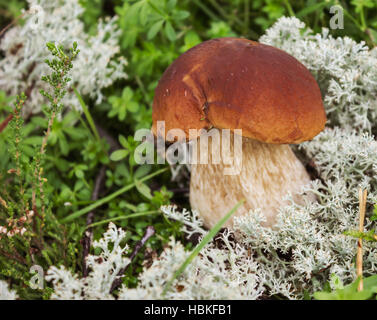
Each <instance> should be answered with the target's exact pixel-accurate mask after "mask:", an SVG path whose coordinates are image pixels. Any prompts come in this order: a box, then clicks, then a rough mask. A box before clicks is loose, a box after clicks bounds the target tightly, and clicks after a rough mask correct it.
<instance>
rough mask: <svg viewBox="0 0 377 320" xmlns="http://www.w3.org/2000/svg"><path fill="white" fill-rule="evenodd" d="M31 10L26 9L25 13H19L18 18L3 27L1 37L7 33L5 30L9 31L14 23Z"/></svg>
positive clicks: (0, 32)
mask: <svg viewBox="0 0 377 320" xmlns="http://www.w3.org/2000/svg"><path fill="white" fill-rule="evenodd" d="M28 13H29V11H25V12H24V13H23V14H21V15H19V16H18V17H17V18H15V19H14V20H13V21H12V22H11V23H9V24H8V25H6V26H5V27H4V28H3V29H1V31H0V38H1V37H2V35H3V34H4V33H5V31H7V30H8V29H9V28H10V27H11V26H13V25H14V24H16V23H17V22H18V21H19V20H20V19H22V18H23V17H24V16H25V15H26V14H28Z"/></svg>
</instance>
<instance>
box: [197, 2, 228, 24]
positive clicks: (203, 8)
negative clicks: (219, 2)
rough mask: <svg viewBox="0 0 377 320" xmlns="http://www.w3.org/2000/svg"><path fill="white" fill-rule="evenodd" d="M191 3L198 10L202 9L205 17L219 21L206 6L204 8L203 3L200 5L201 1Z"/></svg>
mask: <svg viewBox="0 0 377 320" xmlns="http://www.w3.org/2000/svg"><path fill="white" fill-rule="evenodd" d="M192 2H194V3H195V4H196V5H197V6H198V7H199V8H200V9H202V10H203V11H204V13H205V14H206V15H207V16H209V17H210V18H211V19H213V20H215V21H219V20H221V19H220V18H219V17H218V16H217V15H216V14H214V13H213V11H212V10H211V9H209V8H208V7H207V6H205V5H204V4H203V3H201V1H198V0H193V1H192Z"/></svg>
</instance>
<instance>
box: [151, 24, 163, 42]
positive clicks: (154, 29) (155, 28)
mask: <svg viewBox="0 0 377 320" xmlns="http://www.w3.org/2000/svg"><path fill="white" fill-rule="evenodd" d="M163 24H164V20H160V21H157V22H156V23H154V24H153V25H152V26H151V28H150V29H149V31H148V33H147V39H148V40H152V39H153V38H154V37H155V36H156V35H157V33H158V32H159V31H160V30H161V28H162V25H163Z"/></svg>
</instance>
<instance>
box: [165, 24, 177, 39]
mask: <svg viewBox="0 0 377 320" xmlns="http://www.w3.org/2000/svg"><path fill="white" fill-rule="evenodd" d="M165 35H166V37H167V38H168V39H169V40H170V41H175V39H176V34H175V31H174V28H173V26H172V25H171V23H170V21H166V24H165Z"/></svg>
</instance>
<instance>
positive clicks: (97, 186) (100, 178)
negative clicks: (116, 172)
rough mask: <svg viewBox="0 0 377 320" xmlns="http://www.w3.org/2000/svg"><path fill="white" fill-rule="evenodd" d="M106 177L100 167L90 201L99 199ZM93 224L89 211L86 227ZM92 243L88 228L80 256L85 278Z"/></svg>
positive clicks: (104, 171)
mask: <svg viewBox="0 0 377 320" xmlns="http://www.w3.org/2000/svg"><path fill="white" fill-rule="evenodd" d="M105 177H106V167H105V166H102V167H101V169H100V171H99V172H98V175H97V177H96V181H95V183H94V189H93V193H92V198H91V199H92V201H96V200H98V198H99V194H100V191H101V188H102V185H103V183H104V181H105ZM93 222H94V211H91V212H89V213H88V215H87V216H86V225H87V226H88V225H91V224H92V223H93ZM92 241H93V228H88V229H86V230H85V233H84V238H83V239H82V245H83V256H82V270H83V276H84V277H87V276H88V274H89V269H88V266H87V265H86V258H87V256H88V254H89V251H90V246H91V245H92Z"/></svg>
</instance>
